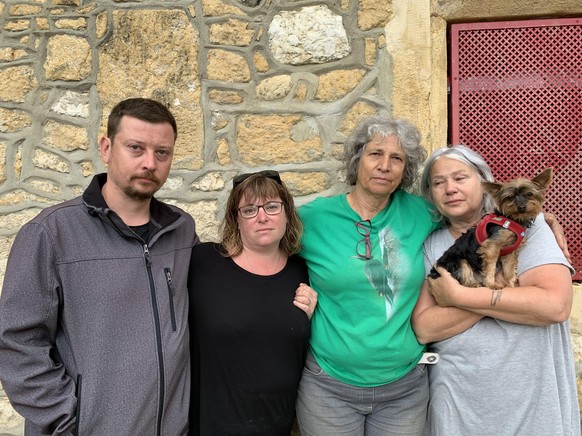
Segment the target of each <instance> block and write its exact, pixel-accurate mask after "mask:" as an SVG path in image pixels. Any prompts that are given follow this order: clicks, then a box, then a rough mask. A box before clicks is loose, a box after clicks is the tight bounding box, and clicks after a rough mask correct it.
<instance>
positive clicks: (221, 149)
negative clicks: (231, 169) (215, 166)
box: [216, 138, 232, 165]
mask: <svg viewBox="0 0 582 436" xmlns="http://www.w3.org/2000/svg"><path fill="white" fill-rule="evenodd" d="M216 159H217V160H218V163H219V164H220V165H230V164H231V163H232V159H231V158H230V149H229V146H228V140H226V139H224V138H221V139H219V141H218V146H217V147H216Z"/></svg>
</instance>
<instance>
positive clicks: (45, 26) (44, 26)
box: [34, 18, 50, 30]
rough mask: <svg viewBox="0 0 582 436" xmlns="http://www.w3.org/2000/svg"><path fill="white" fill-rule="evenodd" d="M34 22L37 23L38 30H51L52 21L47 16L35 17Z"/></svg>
mask: <svg viewBox="0 0 582 436" xmlns="http://www.w3.org/2000/svg"><path fill="white" fill-rule="evenodd" d="M34 22H35V23H36V28H37V29H38V30H49V29H50V23H49V20H48V19H47V18H35V20H34Z"/></svg>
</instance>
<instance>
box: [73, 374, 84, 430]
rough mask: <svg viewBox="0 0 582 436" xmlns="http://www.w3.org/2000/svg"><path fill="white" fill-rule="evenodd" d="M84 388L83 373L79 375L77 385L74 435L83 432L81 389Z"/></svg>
mask: <svg viewBox="0 0 582 436" xmlns="http://www.w3.org/2000/svg"><path fill="white" fill-rule="evenodd" d="M82 388H83V376H82V375H81V374H79V375H77V387H76V389H75V395H76V396H77V412H76V413H75V418H76V422H75V431H74V432H73V435H74V436H79V435H80V434H81V430H80V428H81V389H82Z"/></svg>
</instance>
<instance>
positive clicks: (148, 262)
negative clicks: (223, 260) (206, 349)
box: [143, 244, 166, 436]
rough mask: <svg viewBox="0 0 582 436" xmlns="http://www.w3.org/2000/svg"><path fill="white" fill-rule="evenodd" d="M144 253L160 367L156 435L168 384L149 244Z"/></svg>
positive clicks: (158, 434)
mask: <svg viewBox="0 0 582 436" xmlns="http://www.w3.org/2000/svg"><path fill="white" fill-rule="evenodd" d="M143 253H144V258H145V262H146V269H147V272H148V279H149V282H150V295H151V299H152V309H153V312H154V321H155V323H156V343H157V354H158V368H159V372H160V392H159V394H160V397H159V402H158V410H159V412H158V419H157V421H158V422H157V428H156V435H157V436H161V434H162V416H163V412H164V396H165V390H164V386H165V384H166V382H165V378H164V372H165V371H164V356H163V354H162V337H161V329H160V313H159V311H158V304H157V303H156V287H155V282H154V277H153V274H152V260H151V257H150V251H149V248H148V245H147V244H144V246H143Z"/></svg>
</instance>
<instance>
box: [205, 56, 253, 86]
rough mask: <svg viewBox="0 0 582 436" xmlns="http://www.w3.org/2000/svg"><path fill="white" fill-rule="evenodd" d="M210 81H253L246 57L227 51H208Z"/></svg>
mask: <svg viewBox="0 0 582 436" xmlns="http://www.w3.org/2000/svg"><path fill="white" fill-rule="evenodd" d="M207 75H208V79H210V80H222V81H225V82H248V81H249V80H251V72H250V70H249V65H248V63H247V61H246V60H245V58H244V57H242V56H241V55H240V54H238V53H234V52H232V51H227V50H219V49H213V50H209V51H208V70H207Z"/></svg>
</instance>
